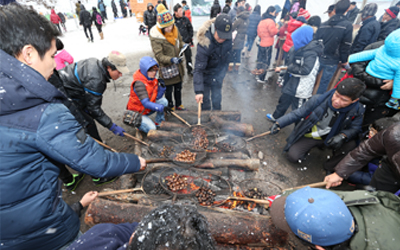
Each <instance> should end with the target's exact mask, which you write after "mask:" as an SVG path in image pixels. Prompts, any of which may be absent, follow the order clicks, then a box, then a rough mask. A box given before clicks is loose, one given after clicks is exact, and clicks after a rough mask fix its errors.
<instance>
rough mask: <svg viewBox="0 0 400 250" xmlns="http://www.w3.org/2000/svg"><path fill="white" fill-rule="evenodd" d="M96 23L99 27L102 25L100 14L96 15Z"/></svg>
mask: <svg viewBox="0 0 400 250" xmlns="http://www.w3.org/2000/svg"><path fill="white" fill-rule="evenodd" d="M96 22H97V24H98V25H101V24H102V19H101V16H100V14H96Z"/></svg>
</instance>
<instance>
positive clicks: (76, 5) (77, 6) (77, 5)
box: [75, 3, 81, 16]
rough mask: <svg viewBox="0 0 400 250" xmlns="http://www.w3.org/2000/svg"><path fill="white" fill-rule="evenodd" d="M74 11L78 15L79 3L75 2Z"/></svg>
mask: <svg viewBox="0 0 400 250" xmlns="http://www.w3.org/2000/svg"><path fill="white" fill-rule="evenodd" d="M75 12H76V14H77V15H78V16H79V15H80V14H81V4H80V3H75Z"/></svg>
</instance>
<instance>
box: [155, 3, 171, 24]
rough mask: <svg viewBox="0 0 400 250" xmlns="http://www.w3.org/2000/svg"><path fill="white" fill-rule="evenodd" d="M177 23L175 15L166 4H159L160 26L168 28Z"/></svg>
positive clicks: (158, 22)
mask: <svg viewBox="0 0 400 250" xmlns="http://www.w3.org/2000/svg"><path fill="white" fill-rule="evenodd" d="M174 23H175V19H174V17H173V16H172V15H171V13H170V12H169V11H168V10H167V9H166V8H165V6H164V4H159V5H157V25H158V27H160V28H161V29H162V28H167V27H168V26H171V25H172V24H174Z"/></svg>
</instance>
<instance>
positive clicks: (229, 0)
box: [222, 0, 232, 14]
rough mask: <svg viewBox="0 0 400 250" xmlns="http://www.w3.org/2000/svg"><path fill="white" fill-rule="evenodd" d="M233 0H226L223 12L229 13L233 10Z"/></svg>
mask: <svg viewBox="0 0 400 250" xmlns="http://www.w3.org/2000/svg"><path fill="white" fill-rule="evenodd" d="M231 5H232V0H225V6H224V8H223V9H222V13H225V14H228V13H229V11H230V10H231Z"/></svg>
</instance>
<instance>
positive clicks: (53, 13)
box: [50, 9, 61, 24]
mask: <svg viewBox="0 0 400 250" xmlns="http://www.w3.org/2000/svg"><path fill="white" fill-rule="evenodd" d="M50 21H51V22H52V23H54V24H59V23H60V22H61V18H60V17H59V16H58V15H57V13H56V11H55V10H54V9H52V10H51V14H50Z"/></svg>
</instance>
